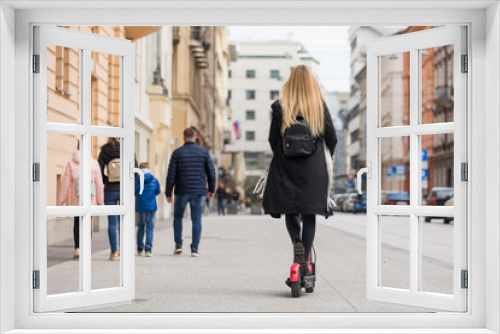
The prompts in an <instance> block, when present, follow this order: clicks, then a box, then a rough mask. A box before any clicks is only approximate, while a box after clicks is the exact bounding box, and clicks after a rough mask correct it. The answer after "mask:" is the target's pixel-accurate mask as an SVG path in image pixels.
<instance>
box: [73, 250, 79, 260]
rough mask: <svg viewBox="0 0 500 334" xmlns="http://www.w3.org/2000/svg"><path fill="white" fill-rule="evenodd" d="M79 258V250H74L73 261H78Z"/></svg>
mask: <svg viewBox="0 0 500 334" xmlns="http://www.w3.org/2000/svg"><path fill="white" fill-rule="evenodd" d="M79 257H80V250H79V249H78V248H75V251H74V252H73V259H78V258H79Z"/></svg>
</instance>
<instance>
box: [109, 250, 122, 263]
mask: <svg viewBox="0 0 500 334" xmlns="http://www.w3.org/2000/svg"><path fill="white" fill-rule="evenodd" d="M119 259H120V256H119V255H118V252H115V253H111V255H109V261H118V260H119Z"/></svg>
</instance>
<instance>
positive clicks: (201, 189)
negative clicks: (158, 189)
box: [165, 141, 215, 197]
mask: <svg viewBox="0 0 500 334" xmlns="http://www.w3.org/2000/svg"><path fill="white" fill-rule="evenodd" d="M207 181H208V190H207ZM174 186H175V194H176V195H183V194H193V195H197V194H199V195H206V194H207V191H208V192H210V193H214V192H215V168H214V164H213V162H212V158H210V153H208V151H207V150H205V149H204V148H203V147H200V146H198V145H196V144H195V143H194V142H191V141H188V142H186V143H185V144H184V145H183V146H181V147H179V148H178V149H176V150H175V151H174V153H173V154H172V158H171V159H170V163H169V165H168V176H167V182H166V190H165V195H166V196H167V197H172V189H173V188H174Z"/></svg>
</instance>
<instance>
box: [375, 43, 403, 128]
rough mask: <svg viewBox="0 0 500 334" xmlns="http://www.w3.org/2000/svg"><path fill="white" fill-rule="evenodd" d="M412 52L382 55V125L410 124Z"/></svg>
mask: <svg viewBox="0 0 500 334" xmlns="http://www.w3.org/2000/svg"><path fill="white" fill-rule="evenodd" d="M409 63H410V52H402V53H393V54H389V55H385V56H381V57H380V84H381V87H380V93H379V94H380V96H379V98H380V125H381V126H402V125H409V124H410V65H409Z"/></svg>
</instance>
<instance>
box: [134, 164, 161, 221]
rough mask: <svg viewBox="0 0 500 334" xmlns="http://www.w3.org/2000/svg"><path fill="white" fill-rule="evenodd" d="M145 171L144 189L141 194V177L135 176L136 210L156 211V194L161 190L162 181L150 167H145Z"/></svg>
mask: <svg viewBox="0 0 500 334" xmlns="http://www.w3.org/2000/svg"><path fill="white" fill-rule="evenodd" d="M143 171H144V190H143V192H142V194H141V195H139V190H140V184H139V180H140V179H139V177H136V178H135V212H156V210H157V207H156V195H159V194H160V192H161V190H160V183H159V182H158V180H157V179H156V177H154V176H153V174H151V171H150V170H149V169H143Z"/></svg>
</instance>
